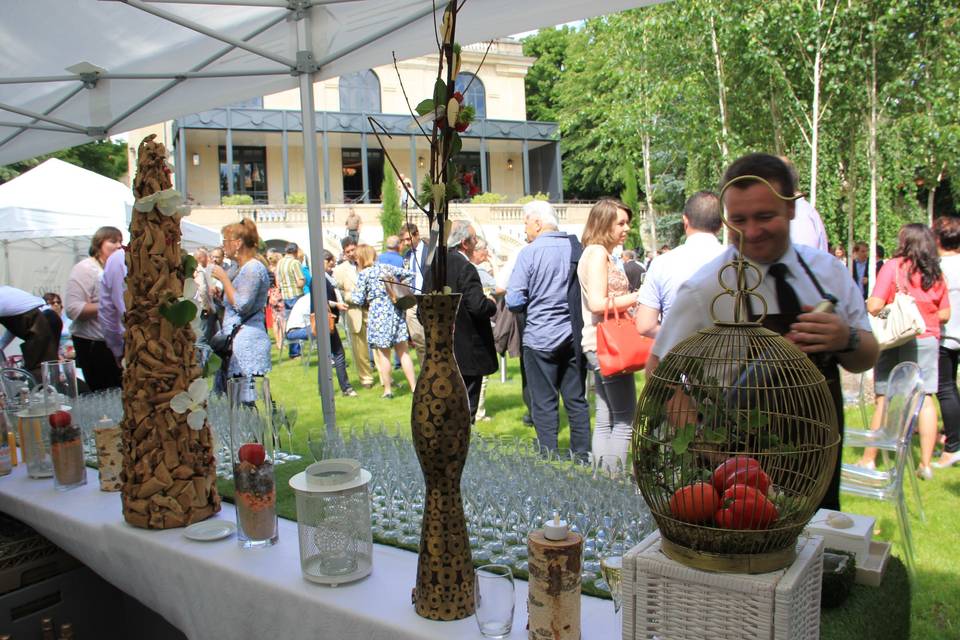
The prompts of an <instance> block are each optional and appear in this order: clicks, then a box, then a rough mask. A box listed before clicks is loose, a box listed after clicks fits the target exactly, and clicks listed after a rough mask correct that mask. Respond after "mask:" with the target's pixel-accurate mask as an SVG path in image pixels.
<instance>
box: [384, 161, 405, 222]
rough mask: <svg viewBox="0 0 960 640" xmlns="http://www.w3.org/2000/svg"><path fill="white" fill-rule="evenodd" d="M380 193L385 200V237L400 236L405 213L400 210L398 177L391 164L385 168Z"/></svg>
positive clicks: (387, 164)
mask: <svg viewBox="0 0 960 640" xmlns="http://www.w3.org/2000/svg"><path fill="white" fill-rule="evenodd" d="M380 193H381V194H382V195H381V197H382V199H383V200H382V204H381V209H380V226H381V227H383V236H384V237H387V236H395V235H399V233H400V227H401V226H402V225H403V211H402V210H401V209H400V193H399V191H398V190H397V177H396V175H395V174H394V173H393V167H391V166H390V163H389V162H388V163H386V165H385V166H384V170H383V184H382V186H381V188H380Z"/></svg>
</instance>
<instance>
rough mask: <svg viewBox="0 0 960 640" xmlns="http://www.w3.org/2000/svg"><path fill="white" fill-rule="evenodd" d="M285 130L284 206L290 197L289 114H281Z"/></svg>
mask: <svg viewBox="0 0 960 640" xmlns="http://www.w3.org/2000/svg"><path fill="white" fill-rule="evenodd" d="M280 122H281V123H282V126H283V130H282V131H281V133H280V157H281V158H282V162H283V204H286V203H287V198H289V197H290V141H289V140H288V136H287V112H286V111H284V112H283V113H281V114H280Z"/></svg>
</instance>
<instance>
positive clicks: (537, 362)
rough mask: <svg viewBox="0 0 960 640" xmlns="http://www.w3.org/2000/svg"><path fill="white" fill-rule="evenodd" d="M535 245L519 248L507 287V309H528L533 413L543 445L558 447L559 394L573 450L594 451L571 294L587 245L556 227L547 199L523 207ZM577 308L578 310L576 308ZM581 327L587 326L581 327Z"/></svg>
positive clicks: (526, 361) (526, 347)
mask: <svg viewBox="0 0 960 640" xmlns="http://www.w3.org/2000/svg"><path fill="white" fill-rule="evenodd" d="M523 212H524V226H525V231H526V234H527V241H528V242H529V243H530V244H528V245H527V246H525V247H524V248H523V249H521V250H520V253H519V254H518V255H517V262H516V265H515V266H514V268H513V272H512V273H511V274H510V280H509V282H508V283H507V297H506V301H507V307H508V308H509V309H510V310H511V311H514V312H516V311H525V312H526V315H527V323H526V327H525V328H524V332H523V366H524V369H525V370H526V374H527V385H528V386H529V389H530V397H531V404H532V406H531V407H530V413H531V416H532V417H533V425H534V428H535V429H536V430H537V439H538V440H539V441H540V446H541V447H542V448H546V449H556V448H557V433H558V431H559V429H560V416H559V396H562V397H563V406H564V408H566V410H567V417H568V418H569V420H570V449H571V451H573V452H574V453H575V454H577V455H584V454H586V453H587V452H589V451H590V407H589V405H588V404H587V401H586V398H585V397H584V369H583V366H582V361H581V356H580V348H579V347H580V331H579V329H580V326H578V327H575V326H574V324H575V323H574V321H575V320H576V319H575V318H571V310H575V311H579V308H580V302H579V299H577V300H576V304H575V305H572V304H571V299H570V292H571V291H575V292H576V293H579V288H580V286H579V283H578V282H577V279H576V277H577V276H576V274H577V270H576V263H577V261H578V260H579V258H580V253H581V252H582V247H581V246H580V242H579V241H578V240H577V239H576V238H575V237H573V236H568V235H567V234H566V233H563V232H561V231H559V230H558V228H557V216H556V214H555V213H554V211H553V207H552V206H550V204H549V203H547V202H543V201H534V202H531V203H528V204H526V205H524V207H523ZM574 306H575V307H576V309H574ZM581 326H582V324H581Z"/></svg>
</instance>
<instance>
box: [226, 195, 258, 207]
mask: <svg viewBox="0 0 960 640" xmlns="http://www.w3.org/2000/svg"><path fill="white" fill-rule="evenodd" d="M220 204H224V205H227V206H236V205H240V204H253V196H250V195H247V194H245V193H236V194H234V195H232V196H223V197H221V198H220Z"/></svg>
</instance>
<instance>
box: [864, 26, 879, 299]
mask: <svg viewBox="0 0 960 640" xmlns="http://www.w3.org/2000/svg"><path fill="white" fill-rule="evenodd" d="M867 93H868V97H869V100H870V120H869V122H868V123H867V162H868V164H869V170H870V260H869V262H868V263H867V278H868V284H867V292H868V293H869V292H872V291H873V286H874V284H875V283H876V279H877V274H876V271H877V178H878V176H877V171H878V169H877V121H878V114H877V41H876V38H871V41H870V80H869V82H868V83H867Z"/></svg>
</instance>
